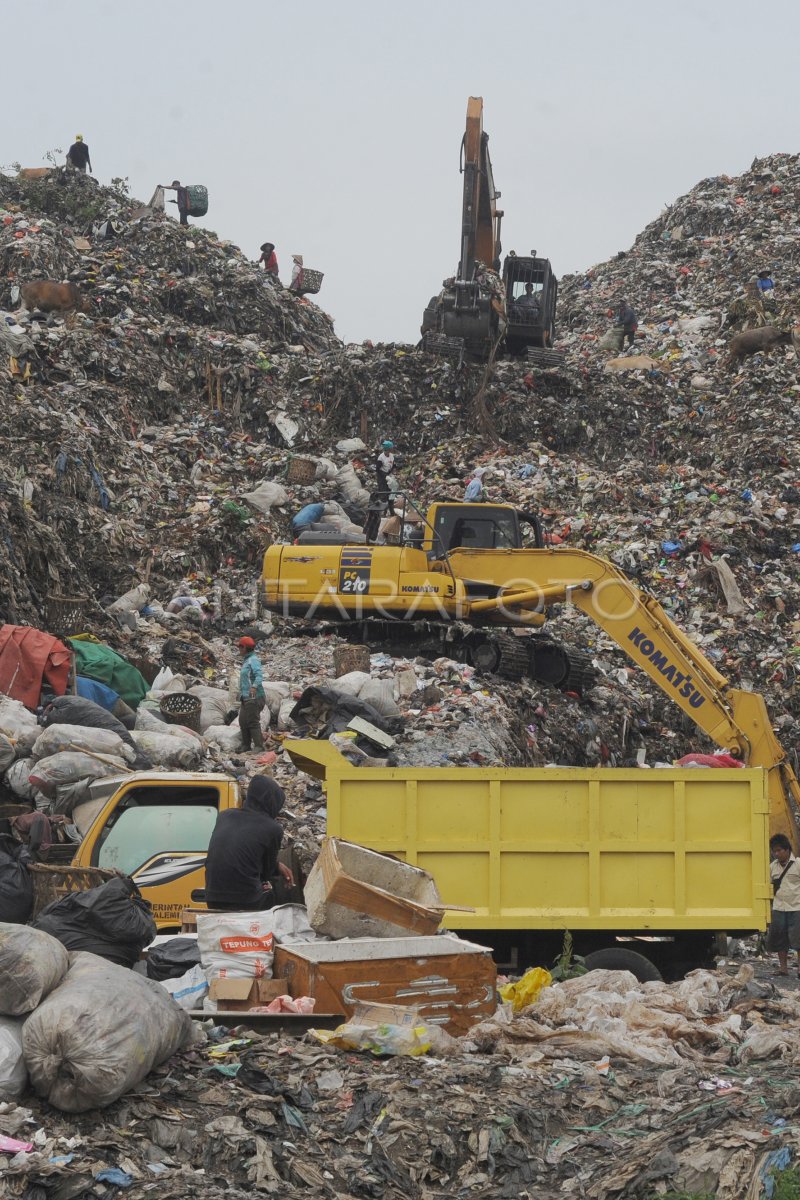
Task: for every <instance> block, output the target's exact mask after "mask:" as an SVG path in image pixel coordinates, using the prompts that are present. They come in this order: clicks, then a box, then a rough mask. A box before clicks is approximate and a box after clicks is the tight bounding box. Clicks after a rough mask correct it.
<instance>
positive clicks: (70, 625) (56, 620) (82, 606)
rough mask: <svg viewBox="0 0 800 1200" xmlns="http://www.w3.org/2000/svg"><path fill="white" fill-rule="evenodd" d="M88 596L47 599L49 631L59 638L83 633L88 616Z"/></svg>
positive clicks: (50, 596)
mask: <svg viewBox="0 0 800 1200" xmlns="http://www.w3.org/2000/svg"><path fill="white" fill-rule="evenodd" d="M87 604H88V600H87V597H86V596H54V595H48V597H47V629H48V632H49V633H54V634H56V635H57V636H59V637H66V636H68V635H69V634H73V633H82V632H83V626H84V621H85V616H86V605H87Z"/></svg>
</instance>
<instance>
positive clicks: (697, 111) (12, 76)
mask: <svg viewBox="0 0 800 1200" xmlns="http://www.w3.org/2000/svg"><path fill="white" fill-rule="evenodd" d="M4 21H5V24H4V36H5V39H6V42H7V44H8V46H10V47H15V49H14V50H13V51H10V52H9V53H8V54H7V55H6V61H5V63H4V67H3V77H4V84H5V87H4V93H5V97H6V119H5V121H4V122H3V133H2V135H0V164H3V165H7V164H9V163H12V162H15V161H19V162H21V163H22V164H23V165H24V166H39V165H41V164H42V162H43V156H44V155H45V153H46V152H47V151H48V150H51V149H53V148H55V147H61V148H62V149H63V150H66V149H67V147H68V146H69V144H70V142H71V141H72V139H73V136H74V134H75V133H77V132H80V133H82V134H83V135H84V137H85V139H86V141H87V142H88V144H89V147H90V150H91V154H92V164H93V167H94V171H95V174H96V176H97V177H98V179H99V180H100V181H101V182H103V183H107V182H109V181H110V180H111V178H112V177H113V176H128V177H129V179H130V182H131V188H132V191H133V194H134V195H135V196H137V197H139V198H140V199H143V200H146V199H148V198H149V196H150V195H151V193H152V190H153V187H154V185H155V184H157V183H169V182H170V181H171V180H172V179H173V178H175V177H177V178H180V179H181V180H182V181H183V182H184V183H205V184H206V186H207V187H208V189H209V193H210V202H209V212H208V216H207V217H205V218H204V219H203V220H202V221H201V222H199V223H200V224H202V225H205V226H206V227H207V228H210V229H214V230H216V232H217V233H218V235H219V236H220V237H222V238H229V239H231V240H232V241H234V242H236V243H238V244H239V245H240V246H241V247H242V248H243V249H244V250H245V252H246V253H247V254H249V255H250V256H251V257H252V258H254V259H255V258H257V257H258V254H259V249H258V248H259V246H260V244H261V242H263V241H266V240H269V241H273V242H275V244H276V247H277V254H278V260H279V263H280V267H281V276H282V278H283V279H284V281H285V282H286V281H288V279H289V275H290V267H291V258H290V256H291V255H292V254H293V253H302V254H303V255H304V257H305V263H306V265H307V266H310V267H316V268H318V269H319V270H322V271H324V272H325V282H324V284H323V290H322V293H321V295H320V297H319V299H320V302H321V303H322V305H323V307H324V308H325V309H327V311H328V312H330V313H331V315H332V316H333V317H334V319H335V322H336V330H337V332H338V333H339V335H340V336H341V337H342V338H344V339H345V340H347V341H361V340H363V339H366V338H371V339H372V340H373V341H414V340H416V339H417V337H418V336H419V324H420V319H421V316H422V310H423V308H424V307H425V305H426V303H427V302H428V300H429V298H430V297H431V295H433V294H434V293H435V292H436V291H438V289H439V287H440V285H441V280H442V279H443V277H444V276H445V275H448V274H450V273H452V271H453V270H454V268H455V266H456V263H457V260H458V247H459V233H460V229H459V226H460V211H461V176H460V175H459V172H458V157H459V147H460V142H461V136H462V133H463V130H464V120H465V113H466V104H467V98H468V96H470V95H475V96H483V99H484V128H485V129H486V131H487V132H488V133H489V136H490V152H491V157H492V164H493V167H494V175H495V182H496V185H497V186H498V188H499V189H500V190H501V191H502V202H501V206H502V207H503V208H504V210H505V213H506V217H505V222H504V236H503V245H504V249H505V250H510V249H516V250H517V251H518V252H519V253H527V252H529V251H530V250H531V249H533V248H536V249H537V250H538V252H539V253H540V254H543V255H547V256H548V257H549V258H550V259H551V261H552V263H553V266H554V269H555V271H556V273H557V274H558V275H559V276H560V275H563V274H565V273H567V272H570V271H575V270H583V269H584V268H586V267H588V266H591V265H592V264H593V263H595V262H598V261H601V260H603V259H605V258H608V257H609V256H610V255H611V254H613V253H615V252H616V251H617V250H620V249H625V248H627V247H628V246H629V245H630V244H631V242H632V241H633V238H634V237H635V235H636V234H637V233H638V232H639V231H640V230H641V229H642V228H643V226H644V225H646V224H647V223H648V222H649V221H651V220H653V219H654V218H655V217H656V216H657V215H658V213H659V211H660V210H661V209H662V207H663V206H664V204H666V203H668V202H670V201H672V200H673V199H675V197H677V196H679V195H681V194H682V193H684V192H686V191H688V189H689V188H690V187H692V186H693V185H694V184H695V183H696V182H698V181H699V180H700V179H702V178H704V177H705V176H708V175H717V174H722V173H728V174H737V173H739V172H740V171H742V170H744V169H746V168H747V167H748V166H749V165H750V162H751V161H752V159H753V157H754V156H755V155H764V154H770V153H774V152H776V151H786V152H789V153H794V152H795V151H796V150H797V149H798V146H797V132H796V131H797V113H798V108H799V107H800V105H799V104H798V100H799V97H798V72H797V45H798V33H799V32H800V5H798V3H797V0H772V3H771V4H770V5H769V6H762V5H759V4H757V3H755V2H754V0H747V2H744V0H718V2H712V0H672V3H670V4H668V5H665V4H661V3H658V4H657V3H654V2H653V0H639V2H638V3H636V4H634V3H630V2H627V3H618V2H616V0H606V2H605V3H600V2H599V0H560V2H559V0H555V3H553V2H552V0H551V2H549V3H541V2H539V0H527V2H525V0H519V2H515V3H509V2H504V0H484V2H483V3H478V2H477V0H457V2H456V0H393V2H391V3H385V2H381V0H303V2H302V3H292V2H291V0H289V2H288V3H287V2H286V0H284V2H283V3H281V4H275V3H272V2H271V0H227V2H226V3H220V2H219V0H191V2H190V3H181V4H179V3H176V2H174V0H137V2H136V3H135V4H131V5H123V4H122V3H121V0H70V2H69V3H65V0H39V3H38V4H37V5H36V6H35V16H34V17H32V10H30V9H29V7H28V6H27V5H21V4H16V5H10V6H8V8H7V11H6V13H5V17H4ZM15 23H16V24H18V25H19V29H18V30H17V31H15V29H14V26H15ZM171 211H172V212H174V211H175V209H174V208H172V209H171Z"/></svg>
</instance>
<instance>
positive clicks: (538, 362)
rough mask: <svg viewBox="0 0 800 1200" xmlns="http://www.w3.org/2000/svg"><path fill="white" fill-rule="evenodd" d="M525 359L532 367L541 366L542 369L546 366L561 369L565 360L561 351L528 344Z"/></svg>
mask: <svg viewBox="0 0 800 1200" xmlns="http://www.w3.org/2000/svg"><path fill="white" fill-rule="evenodd" d="M527 360H528V362H529V363H530V364H531V366H532V367H541V368H542V369H543V370H544V369H546V368H548V367H558V368H559V370H563V369H564V367H565V365H566V361H567V360H566V356H565V354H564V353H563V351H561V350H550V349H549V348H548V347H547V346H529V347H528V350H527Z"/></svg>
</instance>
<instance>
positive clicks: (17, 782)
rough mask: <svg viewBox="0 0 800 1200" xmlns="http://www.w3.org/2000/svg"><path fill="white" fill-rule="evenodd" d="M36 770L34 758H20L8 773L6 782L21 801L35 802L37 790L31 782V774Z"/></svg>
mask: <svg viewBox="0 0 800 1200" xmlns="http://www.w3.org/2000/svg"><path fill="white" fill-rule="evenodd" d="M33 768H34V761H33V759H32V758H18V759H17V761H16V762H15V763H12V764H11V766H10V767H9V768H8V770H7V771H6V775H5V782H6V785H7V786H8V787H10V788H11V791H12V792H13V793H14V795H15V796H19V798H20V800H28V801H33V799H34V797H35V795H36V788H35V787H34V786H33V784H32V783H31V782H30V774H31V771H32V770H33Z"/></svg>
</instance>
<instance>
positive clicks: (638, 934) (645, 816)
mask: <svg viewBox="0 0 800 1200" xmlns="http://www.w3.org/2000/svg"><path fill="white" fill-rule="evenodd" d="M286 748H287V749H288V751H289V753H290V755H291V757H292V760H293V762H294V763H295V765H296V766H297V767H298V768H299V769H300V770H303V771H305V772H307V773H308V774H310V775H312V776H314V777H315V778H317V779H321V780H323V782H324V788H325V792H326V796H327V832H328V834H329V835H330V836H332V837H341V838H345V839H347V840H348V841H351V842H358V843H360V844H361V845H364V846H368V847H370V848H372V849H374V850H379V851H382V852H384V853H386V854H393V855H396V856H397V857H398V858H401V859H403V860H404V861H406V862H409V863H412V864H414V865H415V866H418V867H422V868H424V869H425V870H426V871H429V872H430V873H431V874H432V875H433V876H434V878H435V880H436V883H437V885H438V888H439V892H440V894H441V896H442V900H443V902H444V903H445V904H453V905H464V906H471V907H473V908H474V910H475V911H474V912H460V911H452V912H449V913H446V914H445V920H444V923H445V925H446V926H447V927H448V928H450V929H455V930H458V931H459V932H460V931H463V932H464V933H465V934H468V936H469V937H471V938H472V939H473V940H476V941H484V942H486V943H488V944H490V945H492V946H493V948H495V950H496V952H497V957H498V959H499V960H500V961H501V962H505V963H508V964H509V965H511V966H518V967H524V966H526V965H528V964H530V963H538V964H547V963H549V962H551V961H552V960H553V959H554V958H555V957H556V955H557V954H558V953H559V951H560V949H561V946H562V942H563V935H564V931H565V930H570V932H571V933H572V935H573V938H574V946H575V952H576V953H577V954H580V955H584V956H586V959H587V965H588V966H589V967H601V966H602V967H619V968H622V967H626V968H628V969H630V970H632V971H633V972H634V974H636V975H637V976H638V977H639V978H641V979H648V978H650V979H653V978H658V972H660V973H661V974H663V975H664V976H667V977H675V976H678V975H681V974H683V973H685V972H686V971H687V970H691V969H693V968H694V967H697V966H701V965H709V964H710V962H711V958H712V955H713V952H714V949H715V940H716V939H717V937H718V934H719V933H720V932H721V931H724V932H727V933H728V934H744V933H753V932H756V931H760V930H763V929H765V928H766V924H767V921H768V919H769V902H770V897H771V895H772V889H771V886H770V880H769V846H768V841H769V798H768V789H767V772H766V771H764V770H762V769H760V768H758V769H746V768H733V769H716V768H714V769H678V768H670V769H663V770H661V769H656V770H635V769H629V768H628V769H609V768H580V767H576V768H573V767H555V768H534V769H531V768H524V767H520V768H461V767H458V768H456V767H454V768H420V767H386V768H374V767H354V766H352V765H351V764H350V763H349V762H348V761H347V760H346V759H345V758H344V757H343V756H342V755H341V754H340V753H339V752H338V750H336V749H335V747H333V746H332V745H331V744H330V743H329V742H326V741H310V740H303V741H287V742H286Z"/></svg>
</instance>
